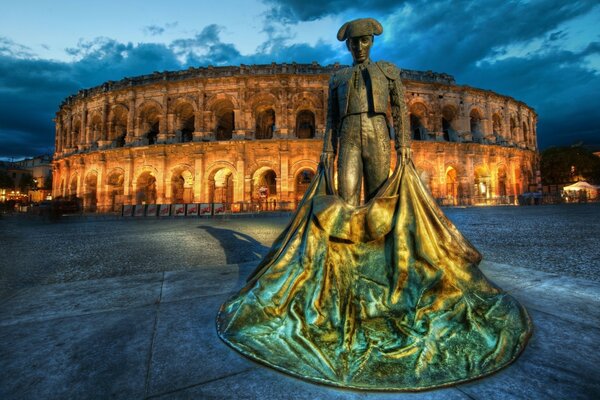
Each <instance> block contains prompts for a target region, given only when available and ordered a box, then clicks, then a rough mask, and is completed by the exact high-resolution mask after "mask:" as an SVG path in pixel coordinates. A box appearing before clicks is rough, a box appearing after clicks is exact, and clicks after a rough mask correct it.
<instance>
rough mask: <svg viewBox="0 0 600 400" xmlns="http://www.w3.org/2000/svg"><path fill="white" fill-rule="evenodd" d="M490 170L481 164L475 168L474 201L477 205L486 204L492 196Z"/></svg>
mask: <svg viewBox="0 0 600 400" xmlns="http://www.w3.org/2000/svg"><path fill="white" fill-rule="evenodd" d="M491 186H492V185H491V176H490V169H489V168H488V166H487V165H486V164H483V163H480V164H477V165H476V166H475V167H474V168H473V200H474V201H475V203H480V204H481V203H485V201H486V199H488V198H489V197H490V195H491V193H490V192H491Z"/></svg>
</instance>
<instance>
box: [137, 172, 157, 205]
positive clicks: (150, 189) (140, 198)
mask: <svg viewBox="0 0 600 400" xmlns="http://www.w3.org/2000/svg"><path fill="white" fill-rule="evenodd" d="M136 186H137V191H136V193H135V202H136V204H155V203H156V178H155V177H154V176H153V175H152V174H151V173H150V172H144V173H142V174H141V175H140V176H139V178H138V179H137V185H136Z"/></svg>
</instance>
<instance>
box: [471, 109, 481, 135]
mask: <svg viewBox="0 0 600 400" xmlns="http://www.w3.org/2000/svg"><path fill="white" fill-rule="evenodd" d="M469 125H470V128H471V134H472V135H473V141H474V142H477V143H482V142H483V133H482V122H481V113H480V112H479V111H478V110H476V109H473V110H471V114H470V115H469Z"/></svg>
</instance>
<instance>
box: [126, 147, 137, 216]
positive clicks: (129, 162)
mask: <svg viewBox="0 0 600 400" xmlns="http://www.w3.org/2000/svg"><path fill="white" fill-rule="evenodd" d="M133 161H134V160H133V156H132V155H131V153H130V152H129V151H128V152H127V154H126V155H125V158H124V160H123V166H124V168H123V169H124V170H125V172H124V173H123V204H135V196H134V195H132V192H135V190H134V189H135V182H134V181H133V179H134V176H133V173H134V165H133Z"/></svg>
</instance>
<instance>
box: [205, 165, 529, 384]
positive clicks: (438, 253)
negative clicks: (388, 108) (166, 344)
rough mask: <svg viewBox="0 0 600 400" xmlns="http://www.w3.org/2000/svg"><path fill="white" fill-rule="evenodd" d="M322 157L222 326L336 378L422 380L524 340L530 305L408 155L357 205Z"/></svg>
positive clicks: (486, 363) (317, 377) (242, 343)
mask: <svg viewBox="0 0 600 400" xmlns="http://www.w3.org/2000/svg"><path fill="white" fill-rule="evenodd" d="M330 171H331V167H330V166H324V165H323V164H320V166H319V170H318V173H317V176H316V177H315V179H314V180H313V182H312V184H311V186H310V187H309V189H308V191H307V192H306V194H305V196H304V198H303V200H302V202H301V203H300V205H299V207H298V209H297V211H296V213H295V214H294V216H293V217H292V220H291V222H290V223H289V225H288V227H287V228H286V229H285V230H284V231H283V232H282V234H281V235H280V236H279V237H278V238H277V240H276V241H275V243H274V244H273V246H272V248H271V250H270V251H269V253H268V254H267V255H266V256H265V258H264V259H263V261H262V262H261V263H260V265H259V266H258V267H257V269H256V270H255V271H254V273H253V274H252V275H251V276H250V278H249V279H248V282H247V284H246V286H245V287H244V288H242V289H241V290H240V292H239V293H238V294H236V295H235V296H233V297H232V298H231V299H229V300H228V301H227V302H226V303H225V304H223V305H222V307H221V309H220V311H219V314H218V317H217V330H218V333H219V335H220V337H221V338H222V339H223V340H224V341H225V342H226V343H227V344H228V345H230V346H231V347H233V348H234V349H236V350H238V351H239V352H241V353H242V354H244V355H246V356H248V357H250V358H252V359H254V360H257V361H259V362H262V363H264V364H267V365H269V366H271V367H273V368H276V369H278V370H281V371H283V372H286V373H289V374H292V375H295V376H298V377H301V378H304V379H308V380H312V381H316V382H320V383H325V384H330V385H335V386H342V387H349V388H356V389H367V390H411V391H413V390H423V389H429V388H434V387H439V386H446V385H451V384H455V383H458V382H463V381H467V380H471V379H475V378H479V377H481V376H484V375H487V374H490V373H492V372H494V371H496V370H498V369H500V368H502V367H504V366H506V365H508V364H509V363H510V362H512V361H513V360H514V359H515V358H516V357H517V356H518V355H519V353H520V352H521V351H522V350H523V348H524V347H525V344H526V342H527V339H528V338H529V335H530V334H531V330H532V325H531V321H530V319H529V316H528V315H527V312H526V310H525V309H524V308H523V307H522V306H521V305H519V303H517V301H516V300H515V299H513V298H512V297H511V296H509V295H508V294H506V293H504V292H503V291H502V290H501V289H499V288H498V287H497V286H495V285H494V284H493V283H491V282H490V281H488V280H487V279H486V278H485V276H484V275H483V274H482V273H481V271H480V270H479V269H478V267H477V266H478V264H479V262H480V260H481V255H480V254H479V252H478V251H477V250H476V249H475V248H474V247H473V246H472V245H471V244H470V243H469V242H468V241H467V240H466V239H465V238H464V237H463V236H462V235H461V234H460V232H459V231H458V230H457V229H456V227H455V226H454V225H453V224H452V223H451V222H450V221H449V220H448V219H447V218H446V217H445V216H444V214H443V212H442V211H441V210H440V209H439V207H438V206H437V204H436V203H435V201H434V199H433V198H432V197H431V195H430V194H429V192H428V191H427V189H426V188H425V187H424V185H423V183H422V182H421V181H420V179H419V177H418V174H417V172H416V170H415V167H414V165H413V164H412V161H408V162H407V163H405V164H400V165H399V166H397V167H396V169H395V171H394V173H393V174H392V176H391V177H390V178H389V179H388V181H387V183H386V184H385V186H384V187H383V188H382V189H381V190H380V191H379V192H378V195H377V196H376V197H375V198H374V199H372V200H371V201H370V202H368V203H367V204H365V205H363V206H359V207H352V206H349V205H347V204H346V203H345V202H344V201H343V200H342V199H341V198H339V197H338V196H336V195H335V194H334V190H333V185H332V181H331V176H332V174H331V172H330Z"/></svg>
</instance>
